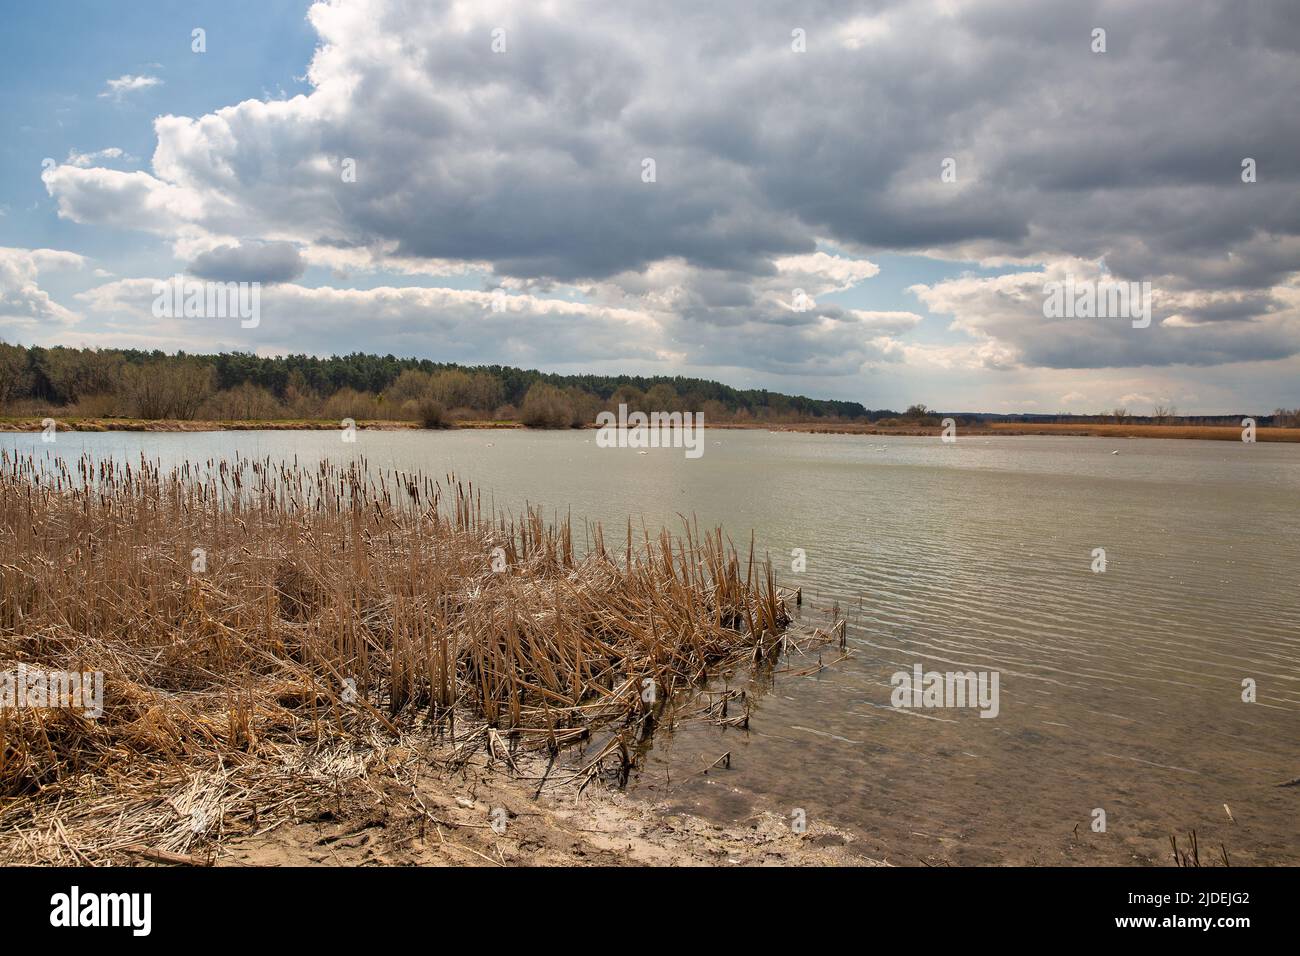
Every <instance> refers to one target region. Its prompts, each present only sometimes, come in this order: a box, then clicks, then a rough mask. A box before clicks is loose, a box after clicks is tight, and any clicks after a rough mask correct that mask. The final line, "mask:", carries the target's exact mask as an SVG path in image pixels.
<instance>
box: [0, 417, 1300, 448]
mask: <svg viewBox="0 0 1300 956" xmlns="http://www.w3.org/2000/svg"><path fill="white" fill-rule="evenodd" d="M43 421H44V419H40V418H0V434H2V433H6V432H8V433H14V434H18V433H31V432H39V431H41V430H42V429H43V427H44V426H43V424H42V423H43ZM55 421H56V427H57V429H58V430H59V431H64V432H162V433H166V432H219V431H337V430H338V428H339V423H338V422H336V421H330V420H318V419H286V420H264V421H263V420H247V421H227V420H214V421H198V420H178V419H132V418H78V417H75V416H74V417H71V418H65V419H56V420H55ZM356 427H357V429H358V430H361V431H433V432H438V431H464V430H470V431H482V430H492V431H497V430H518V431H525V430H526V431H581V430H584V429H586V430H590V429H595V428H596V427H597V426H596V424H595V423H594V422H593V423H590V424H588V425H585V426H582V428H579V429H553V428H539V429H533V428H529V427H528V426H526V425H524V424H523V423H522V422H515V421H473V420H466V421H461V422H456V423H454V424H451V425H448V426H446V427H445V428H432V429H426V428H424V427H423V426H421V425H420V423H419V422H414V421H399V420H393V419H375V420H364V419H363V420H360V421H358V422H357V423H356ZM706 427H710V428H714V429H718V430H720V431H727V430H735V431H767V432H795V433H802V434H810V435H874V436H889V435H894V436H897V437H904V438H931V437H934V436H937V435H938V434H939V433H940V432H941V430H942V429H941V427H940V426H939V425H889V426H880V425H872V424H869V423H852V422H845V423H822V422H722V423H718V424H715V425H706ZM957 435H958V436H959V437H960V436H964V435H970V436H982V437H990V436H994V435H1002V436H1008V437H1025V436H1046V437H1051V436H1066V437H1076V438H1160V439H1182V440H1193V441H1236V442H1240V441H1241V436H1242V430H1241V429H1240V428H1238V427H1235V426H1231V425H1146V424H1131V425H1124V424H1113V423H1108V422H1101V423H1096V424H1071V423H1064V424H1055V423H1043V424H1034V423H1023V422H988V423H982V424H973V425H962V424H958V425H957ZM1255 440H1256V441H1259V442H1300V428H1272V427H1269V428H1258V429H1257V430H1256V433H1255Z"/></svg>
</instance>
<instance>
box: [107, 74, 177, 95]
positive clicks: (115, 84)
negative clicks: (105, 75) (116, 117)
mask: <svg viewBox="0 0 1300 956" xmlns="http://www.w3.org/2000/svg"><path fill="white" fill-rule="evenodd" d="M161 83H162V80H160V79H158V77H156V76H133V75H131V74H130V73H126V74H123V75H122V76H119V77H118V78H117V79H115V80H109V81H108V86H107V88H106V89H105V90H104V92H102V93H100V94H99V95H100V97H101V98H103V99H114V100H120V99H122V97H124V96H126V95H127V94H128V93H135V92H137V91H139V90H147V89H149V87H151V86H158V85H160V84H161Z"/></svg>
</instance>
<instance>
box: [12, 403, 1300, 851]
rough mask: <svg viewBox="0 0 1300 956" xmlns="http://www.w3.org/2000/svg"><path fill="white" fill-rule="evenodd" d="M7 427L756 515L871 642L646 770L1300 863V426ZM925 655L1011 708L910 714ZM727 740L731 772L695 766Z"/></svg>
mask: <svg viewBox="0 0 1300 956" xmlns="http://www.w3.org/2000/svg"><path fill="white" fill-rule="evenodd" d="M0 447H6V448H9V449H11V450H12V449H15V448H17V449H18V450H20V451H23V452H29V451H35V452H37V453H38V454H45V453H46V452H49V451H51V450H53V451H54V452H56V453H57V454H59V455H61V456H63V457H65V458H69V459H72V458H75V457H76V456H77V455H79V454H81V453H82V452H83V451H85V452H89V453H91V454H92V455H97V456H104V455H109V454H112V455H115V456H118V457H120V458H126V459H138V457H139V456H140V454H141V453H143V454H145V455H146V456H148V457H149V458H152V459H161V460H162V461H163V463H164V464H166V463H169V462H172V461H177V460H180V459H183V458H189V459H192V460H194V459H207V458H209V457H222V456H224V457H230V456H232V455H233V454H235V453H236V452H238V453H240V454H242V455H246V456H255V457H266V456H269V457H271V458H273V459H277V460H278V459H291V458H292V457H293V456H295V455H296V456H297V457H298V458H299V460H302V461H308V462H311V461H314V460H317V459H319V458H321V457H326V456H328V457H331V458H334V459H340V460H343V459H348V458H352V457H357V456H361V455H364V456H365V457H366V458H367V459H368V460H369V462H370V463H371V465H372V466H375V467H381V468H391V467H396V468H402V469H416V468H419V469H423V470H425V471H426V472H432V473H435V474H438V473H441V472H443V471H447V470H454V471H455V472H457V473H458V474H459V475H460V476H461V477H462V478H466V479H470V480H472V481H474V482H475V483H476V484H477V485H478V486H479V487H481V488H482V489H483V491H484V495H485V500H486V499H487V497H488V496H489V495H490V496H491V498H492V500H493V501H494V502H495V504H496V506H497V508H498V509H504V510H509V511H513V512H518V511H519V510H520V509H521V507H522V505H523V503H524V502H525V501H527V502H530V503H534V504H541V505H543V506H544V507H545V508H547V509H548V510H552V511H555V512H558V513H564V512H566V511H568V510H569V509H572V513H573V516H574V518H575V522H576V524H577V526H578V527H579V528H580V527H581V519H583V518H586V519H590V520H598V521H602V522H604V524H605V525H606V531H607V536H608V535H609V534H610V533H611V532H615V531H616V529H617V530H621V529H622V528H623V527H624V524H625V522H626V520H627V519H628V517H629V516H630V517H632V518H633V520H634V521H636V522H637V523H638V525H639V524H640V523H641V522H642V521H644V522H645V524H646V525H648V526H650V527H651V528H652V529H653V528H655V527H657V526H659V525H661V524H665V523H668V524H677V525H680V518H679V517H678V516H679V515H682V514H686V515H689V514H695V515H698V517H699V520H700V522H701V524H707V525H713V524H721V525H722V526H723V527H724V528H726V529H727V531H728V532H729V533H730V534H731V535H732V536H733V538H734V539H735V540H736V542H737V544H740V543H741V542H747V538H748V535H749V532H750V530H751V529H752V530H753V531H754V533H755V536H756V541H757V543H758V547H759V549H760V551H761V552H765V553H769V554H770V555H771V556H772V559H773V562H774V564H775V565H776V567H777V570H778V572H779V574H780V578H781V580H782V581H783V582H784V583H788V584H798V585H802V587H803V589H804V594H805V607H804V609H803V616H804V619H805V620H807V621H808V622H810V623H818V622H821V621H824V620H825V619H826V609H827V608H828V607H829V606H830V605H831V604H832V603H833V602H838V603H839V605H840V607H841V609H842V612H843V613H844V614H845V615H846V616H847V617H848V620H849V631H848V640H849V646H850V648H851V650H852V651H853V654H852V657H851V658H850V659H849V660H846V661H843V662H841V663H838V664H836V665H835V666H834V667H831V668H828V669H826V670H824V671H822V672H821V673H819V674H817V675H815V676H812V677H785V678H778V680H777V681H776V683H775V685H774V686H773V687H772V688H771V689H770V690H769V691H768V692H767V693H766V694H765V695H764V696H762V698H761V700H760V702H759V703H758V706H757V708H756V710H755V712H754V716H753V720H752V721H751V724H750V729H749V731H748V732H745V731H738V730H727V731H725V732H724V731H722V730H720V729H718V728H715V727H712V726H709V725H706V724H702V723H694V724H687V725H684V726H682V727H679V729H678V730H677V731H676V732H675V733H674V734H673V735H671V736H667V735H662V734H661V735H660V737H659V738H657V739H656V741H655V745H654V750H653V751H652V753H651V757H650V760H649V762H648V766H647V768H646V770H645V771H644V772H643V773H642V774H641V776H640V777H639V778H638V779H637V780H635V781H634V782H633V789H635V790H639V791H641V792H642V793H643V795H645V796H647V797H650V798H653V799H656V800H661V801H664V802H665V803H667V804H668V805H669V806H670V807H674V808H680V809H684V810H690V811H692V812H696V813H699V814H702V815H705V816H710V817H713V818H715V819H717V820H719V821H728V822H735V821H740V820H744V819H746V818H747V817H750V816H752V815H753V814H754V813H755V812H756V811H758V810H760V809H768V810H775V811H777V812H780V813H782V814H788V813H789V812H790V811H791V810H793V808H796V807H797V808H802V809H804V810H805V811H806V813H807V816H808V818H809V819H810V820H822V821H824V822H828V823H831V824H834V825H835V826H837V827H838V828H840V829H841V830H843V831H844V832H845V833H847V834H849V835H850V836H851V837H852V843H851V846H852V847H853V848H854V849H855V850H856V851H858V852H861V853H863V854H864V855H867V856H872V857H877V858H879V857H887V858H888V859H889V860H890V861H891V862H896V863H905V864H906V863H919V862H921V861H925V862H930V863H936V862H942V861H950V862H952V863H958V864H960V863H995V862H1025V863H1141V862H1157V863H1166V862H1168V860H1169V853H1168V846H1169V843H1168V837H1169V834H1170V833H1172V832H1177V833H1179V834H1180V835H1182V836H1181V838H1180V843H1182V842H1185V834H1186V833H1187V832H1189V831H1190V830H1192V829H1195V830H1196V831H1197V834H1198V837H1199V839H1200V842H1201V846H1202V847H1203V848H1208V847H1213V848H1214V854H1215V856H1216V857H1217V854H1218V846H1219V844H1220V843H1223V844H1224V845H1225V846H1226V847H1227V850H1228V853H1229V854H1230V857H1231V859H1232V862H1233V863H1244V864H1250V863H1278V862H1289V863H1293V864H1294V863H1298V862H1300V786H1297V787H1278V786H1277V784H1279V783H1282V782H1285V781H1288V780H1291V779H1293V778H1295V777H1297V776H1300V596H1298V592H1297V583H1298V579H1300V445H1282V444H1254V445H1246V444H1241V443H1234V442H1198V441H1171V440H1158V439H1128V440H1109V439H1090V438H1066V437H1062V438H1047V437H994V438H982V437H967V438H961V439H959V440H958V442H957V443H956V444H953V445H945V444H942V443H941V442H940V441H939V440H938V439H937V438H901V437H900V438H895V437H880V436H828V435H799V434H789V433H783V434H773V433H767V432H762V431H728V430H718V429H710V430H709V432H708V433H707V434H706V442H705V449H706V450H705V453H704V455H703V457H702V458H700V459H698V460H693V461H690V460H687V459H686V458H685V457H684V455H683V453H682V451H681V450H672V449H652V450H650V451H649V452H648V453H647V454H644V455H641V454H638V453H637V451H636V450H632V449H601V448H597V447H596V444H595V442H594V435H593V433H591V432H561V433H556V432H550V433H533V432H520V431H491V432H485V431H460V432H439V433H428V432H364V431H363V432H360V433H358V440H357V442H356V444H344V443H343V442H341V441H340V439H339V435H338V434H337V433H334V432H220V433H199V434H141V433H111V434H85V435H81V434H73V433H60V434H59V436H58V442H57V444H56V445H54V446H50V445H43V444H41V442H40V440H39V436H38V435H15V434H8V435H4V436H3V437H2V438H0ZM1116 450H1117V451H1119V454H1118V455H1115V454H1112V452H1113V451H1116ZM607 540H608V537H607ZM1099 547H1100V548H1105V550H1106V557H1107V569H1106V572H1105V573H1104V574H1095V573H1093V572H1092V570H1091V565H1092V563H1093V557H1092V552H1093V549H1094V548H1099ZM795 548H801V549H803V550H804V552H805V553H806V555H807V570H806V571H805V572H803V573H801V574H794V573H792V572H791V558H790V554H791V551H792V549H795ZM834 656H835V653H834V652H833V651H828V652H827V653H826V654H825V657H826V659H827V660H829V659H831V658H832V657H834ZM916 663H920V664H921V665H922V666H923V668H924V669H925V670H927V671H929V670H938V671H957V670H962V671H966V670H977V671H981V670H982V671H997V672H999V674H1000V714H999V715H998V717H997V718H996V719H991V720H990V719H980V718H979V717H978V713H977V712H976V711H974V710H953V709H942V710H918V711H907V710H895V709H894V708H892V707H891V706H890V693H891V690H892V687H891V685H890V675H891V674H893V673H894V672H896V671H899V670H907V671H910V670H911V669H912V667H913V665H914V664H916ZM1246 678H1250V679H1253V680H1254V681H1255V682H1256V686H1257V688H1258V690H1257V694H1258V699H1257V701H1256V702H1255V703H1244V702H1243V701H1242V681H1243V680H1244V679H1246ZM724 751H730V752H731V754H732V762H731V769H730V770H714V771H712V772H710V773H708V774H703V773H701V772H700V771H701V769H702V768H703V767H705V766H707V765H708V764H709V763H711V762H712V761H713V760H714V759H715V758H716V757H717V756H719V755H720V754H721V753H723V752H724ZM1225 804H1227V805H1228V806H1229V807H1230V808H1231V811H1232V816H1233V817H1234V818H1235V823H1234V822H1232V821H1230V820H1229V817H1228V814H1227V812H1226V811H1225V809H1224V805H1225ZM1094 808H1102V809H1104V810H1105V811H1106V824H1107V827H1106V832H1105V833H1095V832H1092V830H1091V823H1092V820H1093V810H1094ZM1076 826H1077V832H1076Z"/></svg>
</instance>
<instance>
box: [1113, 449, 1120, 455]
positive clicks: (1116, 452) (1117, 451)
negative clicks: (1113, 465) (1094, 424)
mask: <svg viewBox="0 0 1300 956" xmlns="http://www.w3.org/2000/svg"><path fill="white" fill-rule="evenodd" d="M1111 454H1112V455H1118V454H1119V450H1118V449H1116V450H1115V451H1113V452H1111Z"/></svg>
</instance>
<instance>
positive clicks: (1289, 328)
mask: <svg viewBox="0 0 1300 956" xmlns="http://www.w3.org/2000/svg"><path fill="white" fill-rule="evenodd" d="M1035 9H1037V10H1042V9H1043V8H1042V7H1041V6H1040V7H1036V8H1035ZM1050 9H1051V10H1052V11H1053V15H1052V16H1050V17H1039V18H1037V19H1034V18H1025V17H1024V16H1023V12H1024V11H1023V9H1022V4H1020V3H1018V2H1012V0H999V2H990V3H985V4H978V5H968V4H963V3H956V4H938V3H927V2H923V0H887V2H880V3H876V4H868V5H863V4H848V3H844V4H841V3H836V2H833V0H827V2H824V3H818V4H814V5H812V6H811V7H809V8H808V9H806V10H801V11H795V12H794V13H790V12H788V11H787V10H786V9H784V8H783V7H781V5H766V4H758V5H755V4H752V3H742V2H740V0H723V2H720V3H718V4H716V5H712V6H710V7H708V8H701V7H699V6H698V5H690V4H684V3H683V4H681V5H675V4H674V3H669V4H667V5H664V4H650V3H644V4H643V3H629V4H626V5H620V6H617V7H611V6H610V5H600V4H589V3H581V2H576V0H557V2H556V3H555V4H553V5H549V6H547V7H545V8H539V7H537V5H535V4H519V3H505V2H495V0H483V2H481V3H475V4H467V5H466V4H454V3H440V2H422V3H416V2H414V0H322V2H320V3H317V4H314V5H312V4H308V3H304V2H296V3H289V2H272V3H252V2H227V3H212V2H200V3H188V4H184V5H180V4H173V3H161V2H132V3H127V2H95V3H91V2H80V3H74V2H66V0H54V2H49V3H44V4H33V5H21V6H17V5H14V6H11V7H10V8H9V9H8V10H7V11H6V14H5V27H6V29H5V31H4V33H3V34H2V35H0V122H3V126H4V129H5V130H6V133H7V135H6V136H5V137H4V138H3V141H2V142H0V338H4V339H5V340H8V341H21V342H23V343H26V344H73V345H78V344H88V345H96V346H103V347H112V346H131V347H156V348H162V349H167V350H171V349H175V348H185V349H187V350H190V351H199V350H213V349H246V350H253V351H259V352H265V353H277V352H285V351H306V352H315V353H321V354H323V353H329V352H335V351H350V350H354V349H358V350H375V351H385V352H387V351H392V352H394V353H397V354H413V355H421V356H427V357H431V358H438V359H445V360H455V361H462V362H469V363H474V362H484V363H491V362H503V363H509V364H520V365H526V366H529V367H541V368H547V369H554V370H559V371H576V370H583V369H593V370H601V371H629V372H642V373H650V374H653V373H661V374H691V375H704V376H709V377H716V378H720V379H722V380H724V381H728V382H731V383H733V384H736V385H743V386H763V387H769V388H774V389H779V390H783V391H797V392H803V393H805V394H812V395H817V396H824V397H839V398H852V399H857V400H859V401H862V402H864V403H865V404H867V405H869V406H872V407H901V406H903V405H906V404H908V403H910V402H914V401H924V402H927V403H928V404H930V405H932V406H938V407H947V408H962V409H982V410H988V411H1011V410H1025V411H1061V410H1068V411H1081V412H1087V411H1097V410H1100V409H1105V408H1111V407H1114V406H1115V405H1119V404H1124V405H1129V406H1130V407H1132V408H1134V410H1142V409H1144V407H1145V406H1147V405H1149V404H1154V403H1156V402H1159V403H1163V404H1175V405H1177V406H1178V407H1179V408H1180V409H1181V410H1183V411H1185V412H1198V411H1199V412H1220V411H1222V412H1235V411H1255V412H1266V411H1269V410H1271V409H1272V408H1273V407H1276V406H1278V405H1300V394H1298V393H1297V386H1296V382H1297V381H1300V375H1297V374H1296V373H1297V372H1298V371H1300V365H1298V364H1297V354H1298V353H1300V291H1298V288H1297V287H1298V285H1300V283H1297V273H1296V271H1295V270H1296V268H1297V263H1300V238H1298V237H1300V204H1298V202H1297V198H1296V196H1297V190H1296V188H1295V187H1296V185H1297V165H1298V164H1297V161H1296V154H1297V146H1298V145H1300V129H1298V128H1297V121H1296V119H1295V112H1294V109H1293V108H1291V106H1290V104H1293V103H1294V101H1295V96H1294V94H1296V93H1297V92H1300V89H1298V88H1297V87H1298V85H1300V80H1297V77H1300V70H1298V69H1297V68H1296V67H1297V63H1296V59H1297V56H1296V53H1295V46H1296V45H1295V44H1294V43H1292V42H1291V41H1290V40H1289V39H1288V37H1290V38H1293V39H1294V38H1295V36H1296V35H1297V34H1300V27H1298V26H1297V23H1298V21H1300V18H1297V16H1296V15H1295V14H1294V13H1293V12H1289V9H1290V8H1288V7H1287V6H1286V5H1285V4H1271V3H1262V4H1257V5H1253V6H1251V7H1249V8H1246V9H1242V10H1240V11H1237V12H1235V13H1234V12H1232V11H1224V10H1217V9H1213V8H1211V7H1200V6H1197V7H1193V8H1188V7H1187V6H1186V5H1178V4H1176V3H1172V0H1170V2H1166V0H1159V2H1155V3H1152V4H1150V5H1146V6H1144V7H1143V8H1142V9H1129V8H1127V7H1124V6H1117V5H1114V4H1109V3H1104V2H1095V3H1093V2H1084V3H1078V4H1066V3H1061V4H1053V5H1051V6H1050ZM1099 23H1101V24H1105V26H1106V28H1107V31H1108V36H1109V40H1110V46H1109V48H1108V49H1106V50H1103V51H1100V52H1099V51H1097V50H1095V49H1090V44H1091V43H1092V42H1093V41H1092V40H1091V36H1092V31H1093V30H1094V29H1095V26H1096V24H1099ZM196 27H201V28H203V29H204V30H205V31H206V46H207V49H206V52H204V53H202V54H196V53H194V52H192V51H191V31H192V30H193V29H194V28H196ZM794 27H798V28H799V29H801V30H803V31H804V33H805V35H806V37H807V45H806V49H805V50H802V51H795V50H794V49H792V47H791V43H790V39H789V38H790V36H791V30H792V28H794ZM494 31H501V35H502V36H503V37H506V38H507V39H508V42H507V43H506V44H505V46H504V48H503V49H499V50H498V49H495V48H494V46H493V37H494V36H496V33H494ZM313 58H314V59H313ZM309 70H310V78H309ZM114 87H117V89H114ZM159 118H163V119H161V120H160V119H159ZM156 121H158V122H157V125H156ZM1246 156H1250V157H1254V160H1253V161H1254V162H1256V163H1257V164H1258V169H1259V177H1258V180H1257V181H1255V182H1252V183H1250V184H1246V183H1244V182H1243V181H1242V177H1241V175H1240V170H1239V168H1238V166H1239V163H1240V162H1242V159H1241V158H1242V157H1246ZM646 157H653V158H654V159H655V162H656V163H657V170H658V175H657V177H656V178H655V179H654V180H653V181H650V182H647V181H645V180H644V178H643V176H642V175H641V172H642V169H643V165H642V164H643V161H644V159H645V158H646ZM47 158H48V159H50V160H53V168H52V169H48V170H43V169H42V162H43V161H44V160H46V159H47ZM948 158H952V159H954V161H955V164H954V169H955V171H956V174H955V176H954V177H952V178H945V177H944V176H942V175H941V170H942V166H943V164H944V163H945V161H946V160H947V159H948ZM345 159H351V160H353V161H355V162H356V164H357V169H358V170H359V171H360V174H359V176H358V177H357V178H356V181H355V182H348V181H347V180H346V178H345V177H342V176H340V173H339V171H340V168H341V165H342V163H343V162H344V161H345ZM1103 263H1104V266H1103V265H1102V264H1103ZM180 272H185V273H188V274H189V275H191V276H194V277H198V278H200V279H210V278H214V277H218V276H219V277H220V278H221V279H222V280H223V281H224V280H230V279H235V280H239V279H243V280H246V281H260V282H263V283H264V284H265V291H264V302H265V307H264V311H265V314H266V321H265V322H263V323H262V324H261V325H260V326H259V327H258V328H257V329H255V330H244V329H240V328H239V327H238V326H232V325H231V324H230V323H222V322H215V321H214V322H194V321H189V322H186V321H181V320H167V321H157V320H155V319H154V318H153V317H152V315H151V314H150V310H149V298H150V297H149V294H148V290H149V288H150V287H151V286H152V283H153V282H154V281H155V280H158V279H163V278H166V277H169V276H171V275H173V274H176V273H180ZM1067 276H1068V277H1071V278H1072V279H1077V280H1078V281H1080V282H1105V281H1108V280H1113V279H1118V280H1123V281H1126V282H1138V283H1141V282H1147V283H1149V285H1150V287H1151V289H1152V290H1153V291H1152V295H1151V305H1152V313H1153V317H1154V321H1153V322H1152V323H1151V325H1150V328H1147V329H1137V328H1135V327H1134V326H1131V325H1130V324H1129V323H1128V322H1126V321H1123V320H1122V319H1120V320H1116V319H1115V318H1114V317H1111V318H1098V319H1074V320H1055V319H1052V318H1050V317H1048V316H1046V315H1045V314H1044V312H1043V308H1042V304H1043V299H1044V295H1045V284H1046V283H1049V282H1052V281H1056V280H1060V279H1064V278H1065V277H1067ZM799 289H805V290H806V291H807V293H808V294H809V296H810V302H811V307H809V308H807V309H802V310H800V309H794V308H792V302H793V298H792V297H793V296H794V294H795V293H796V291H797V290H799ZM496 290H500V291H501V292H504V293H505V294H506V295H507V296H509V297H510V308H509V309H508V310H506V311H505V312H504V313H494V312H493V311H492V310H491V308H490V305H491V301H492V296H493V294H494V292H496Z"/></svg>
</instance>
